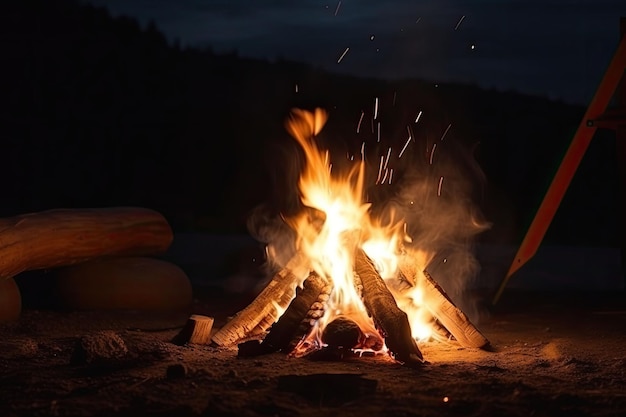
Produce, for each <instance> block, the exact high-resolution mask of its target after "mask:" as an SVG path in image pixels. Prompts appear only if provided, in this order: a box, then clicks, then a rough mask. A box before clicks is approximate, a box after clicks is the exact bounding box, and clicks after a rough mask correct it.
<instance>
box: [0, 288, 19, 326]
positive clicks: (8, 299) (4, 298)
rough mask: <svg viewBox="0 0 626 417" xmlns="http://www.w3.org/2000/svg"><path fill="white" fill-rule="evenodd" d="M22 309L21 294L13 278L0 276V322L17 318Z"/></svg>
mask: <svg viewBox="0 0 626 417" xmlns="http://www.w3.org/2000/svg"><path fill="white" fill-rule="evenodd" d="M21 311H22V296H21V294H20V289H19V287H18V286H17V283H16V282H15V280H14V279H13V278H2V277H0V323H3V322H9V321H14V320H17V319H18V318H19V317H20V313H21Z"/></svg>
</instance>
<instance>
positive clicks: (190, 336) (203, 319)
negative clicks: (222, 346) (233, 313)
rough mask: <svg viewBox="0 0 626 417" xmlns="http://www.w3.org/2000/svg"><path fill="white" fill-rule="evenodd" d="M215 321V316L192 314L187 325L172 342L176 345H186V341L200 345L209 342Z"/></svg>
mask: <svg viewBox="0 0 626 417" xmlns="http://www.w3.org/2000/svg"><path fill="white" fill-rule="evenodd" d="M213 321H214V319H213V317H207V316H202V315H199V314H192V315H191V316H190V317H189V319H187V323H185V327H183V328H182V330H181V331H180V332H179V333H178V334H177V335H176V336H174V338H173V339H172V343H174V344H175V345H184V344H186V343H195V344H199V345H206V344H209V343H210V341H211V330H212V329H213Z"/></svg>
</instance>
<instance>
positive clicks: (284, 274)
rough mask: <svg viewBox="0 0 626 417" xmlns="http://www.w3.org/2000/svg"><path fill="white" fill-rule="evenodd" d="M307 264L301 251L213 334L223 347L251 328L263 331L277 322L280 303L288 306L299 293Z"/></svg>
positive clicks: (251, 329) (237, 339)
mask: <svg viewBox="0 0 626 417" xmlns="http://www.w3.org/2000/svg"><path fill="white" fill-rule="evenodd" d="M303 265H305V263H304V256H303V255H302V254H301V253H300V252H298V253H296V255H294V256H293V257H292V258H291V259H290V260H289V262H287V265H285V267H284V268H282V269H281V270H280V271H278V272H277V273H276V274H275V275H274V277H273V278H272V280H271V281H270V282H269V284H267V286H266V287H265V288H264V289H263V290H262V291H261V292H260V293H259V295H257V296H256V298H255V299H254V300H253V301H252V302H251V303H250V304H248V306H247V307H246V308H244V309H243V310H241V311H240V312H239V313H237V314H236V315H235V317H233V318H232V319H231V320H230V321H228V322H227V323H226V324H225V325H224V326H223V327H222V328H221V329H219V330H218V331H217V332H216V333H215V334H214V335H213V337H212V339H211V340H212V341H213V343H214V344H216V345H218V346H223V347H226V346H232V345H234V344H236V343H238V342H239V341H241V340H244V339H246V338H247V337H248V336H249V335H250V333H251V332H253V331H254V332H255V333H258V332H263V331H265V330H267V329H268V328H269V327H270V326H271V325H272V324H274V323H275V322H276V320H277V319H278V317H279V314H278V311H277V307H276V305H277V306H278V307H279V308H280V309H282V310H284V309H286V308H287V306H288V305H289V303H290V302H291V300H292V299H293V298H294V296H295V294H296V287H298V286H300V284H301V283H302V281H303V280H304V279H305V278H306V275H304V274H297V271H298V270H300V272H301V270H302V268H303ZM294 271H296V272H295V273H294ZM300 276H303V277H302V278H300Z"/></svg>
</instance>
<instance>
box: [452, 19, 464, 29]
mask: <svg viewBox="0 0 626 417" xmlns="http://www.w3.org/2000/svg"><path fill="white" fill-rule="evenodd" d="M463 20H465V15H463V16H461V18H460V19H459V21H458V22H457V24H456V26H455V27H454V30H457V29H458V28H459V26H461V23H462V22H463Z"/></svg>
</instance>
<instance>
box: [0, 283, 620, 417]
mask: <svg viewBox="0 0 626 417" xmlns="http://www.w3.org/2000/svg"><path fill="white" fill-rule="evenodd" d="M198 293H199V294H200V293H201V294H200V295H199V296H198V300H197V301H198V302H197V304H196V305H195V307H194V310H195V311H194V312H195V313H199V314H206V315H210V316H213V317H215V320H216V321H215V328H216V329H217V328H219V327H220V326H221V325H223V323H225V321H226V320H227V318H228V317H229V315H232V314H233V313H236V312H237V311H239V310H240V309H241V308H243V307H244V306H245V305H247V303H248V302H249V301H250V300H249V299H248V298H247V296H246V297H243V296H239V297H232V296H229V294H224V293H220V292H219V291H217V290H215V291H211V290H209V291H202V292H200V291H198ZM187 317H188V314H168V315H156V314H146V313H139V312H62V311H55V310H26V311H25V312H24V314H23V316H22V319H21V320H20V321H19V322H17V323H12V324H5V325H2V326H1V327H0V335H1V336H2V337H1V340H0V415H2V416H4V417H13V416H106V415H116V416H117V415H128V416H142V415H147V416H169V415H171V416H182V417H184V416H196V415H206V416H316V417H319V416H321V415H333V416H336V415H341V416H366V415H367V416H369V415H380V416H383V415H384V416H555V415H567V416H570V417H573V416H624V415H626V350H625V348H624V347H625V346H626V343H625V342H626V296H625V294H624V293H613V294H606V293H591V294H580V293H576V294H556V293H542V294H539V293H525V292H519V291H509V292H506V293H505V295H504V297H503V298H502V299H501V300H500V302H499V303H498V305H497V306H496V307H495V308H492V309H489V310H486V311H485V314H484V317H483V318H481V319H480V321H479V322H478V323H476V325H477V327H478V328H479V329H480V330H481V332H482V333H483V334H484V335H485V336H486V337H487V338H488V339H489V340H490V342H491V345H492V348H491V349H489V350H480V349H464V348H461V347H460V346H459V345H457V344H456V343H455V342H450V343H447V342H445V343H442V342H428V343H422V344H420V349H421V351H422V353H423V355H424V357H425V359H426V361H427V362H426V363H425V364H424V365H423V366H420V367H418V368H410V367H406V366H404V365H402V364H399V363H396V362H394V361H393V360H391V359H390V358H389V357H388V356H379V357H360V358H358V357H353V358H343V359H341V360H337V359H335V360H313V359H311V358H308V357H307V358H300V359H295V358H287V357H286V356H285V355H284V354H283V353H274V354H270V355H264V356H257V357H253V358H239V357H238V356H237V349H224V348H215V347H211V346H206V345H187V346H177V345H174V344H172V343H170V340H171V339H172V337H173V336H174V335H176V334H177V333H178V331H179V330H180V328H181V327H182V325H183V324H184V323H185V321H186V319H187ZM90 338H91V339H90ZM81 340H82V343H83V345H82V346H84V343H85V341H86V340H92V341H93V340H96V341H98V340H100V341H101V342H102V343H104V345H102V346H99V347H98V346H96V348H95V350H94V351H95V352H96V353H98V349H100V350H101V351H102V352H104V353H105V354H103V355H101V356H95V357H94V356H91V357H90V356H89V355H87V354H86V353H85V352H86V350H85V349H80V348H78V347H77V346H79V345H80V341H81ZM96 344H97V343H96ZM87 352H89V351H87ZM81 353H82V355H81Z"/></svg>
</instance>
